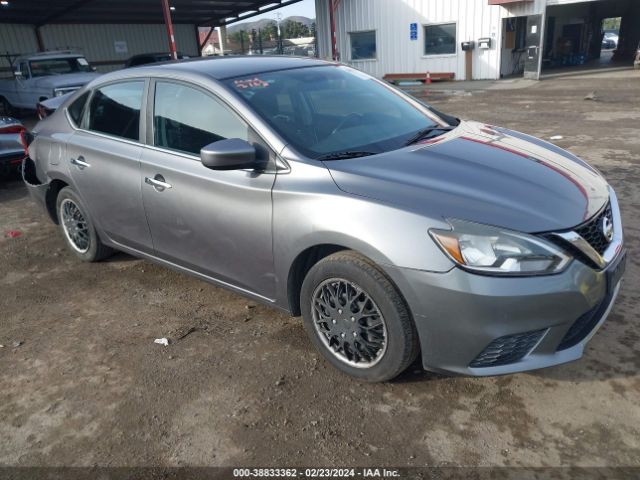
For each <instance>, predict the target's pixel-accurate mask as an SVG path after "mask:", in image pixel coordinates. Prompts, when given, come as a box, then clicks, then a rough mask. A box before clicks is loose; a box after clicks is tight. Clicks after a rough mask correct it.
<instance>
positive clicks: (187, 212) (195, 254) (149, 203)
mask: <svg viewBox="0 0 640 480" xmlns="http://www.w3.org/2000/svg"><path fill="white" fill-rule="evenodd" d="M154 92H155V93H150V96H149V98H150V100H149V101H150V102H151V101H152V98H155V105H154V107H153V109H154V110H153V114H152V116H151V118H152V120H151V122H150V123H151V124H152V125H150V126H152V128H153V135H152V137H153V145H151V146H149V147H148V148H145V150H144V152H143V154H142V178H141V180H142V190H143V199H144V205H145V210H146V213H147V218H148V220H149V226H150V228H151V235H152V238H153V243H154V247H155V251H156V255H157V256H158V257H160V258H162V259H165V260H167V261H169V262H172V263H175V264H177V265H180V266H182V267H185V268H188V269H190V270H192V271H195V272H198V273H200V274H203V275H206V276H208V277H211V278H214V279H216V280H218V281H221V282H223V283H226V284H230V285H232V286H235V287H238V288H240V289H243V290H246V291H248V292H251V293H256V294H258V295H261V296H263V297H266V298H268V299H272V298H273V297H274V292H275V279H274V275H273V254H272V234H271V216H272V204H271V189H272V187H273V183H274V181H275V175H274V174H273V173H259V172H255V171H249V170H232V171H215V170H210V169H208V168H206V167H205V166H204V165H202V163H201V162H200V158H199V153H200V149H201V148H202V147H204V146H206V145H208V144H209V143H212V142H215V141H217V140H222V139H224V138H241V139H243V140H248V141H250V142H251V143H254V144H256V143H257V144H259V143H260V140H259V139H258V138H257V137H256V136H255V134H254V133H253V130H252V129H251V128H250V127H249V126H248V125H247V124H246V123H245V122H244V121H243V120H242V119H240V118H239V117H238V116H237V115H236V114H235V113H234V112H233V111H232V110H231V109H230V108H229V107H228V106H226V105H225V104H224V103H223V102H221V101H220V100H218V99H217V98H215V97H214V96H213V95H212V94H210V93H209V92H206V91H204V90H201V89H200V88H198V87H195V86H192V85H189V84H184V83H179V82H171V81H160V80H158V81H157V82H156V83H155V89H154ZM261 151H263V153H264V154H265V155H269V154H268V153H267V150H266V149H264V150H261Z"/></svg>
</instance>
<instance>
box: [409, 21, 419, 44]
mask: <svg viewBox="0 0 640 480" xmlns="http://www.w3.org/2000/svg"><path fill="white" fill-rule="evenodd" d="M409 38H410V39H411V40H417V39H418V24H417V23H410V24H409Z"/></svg>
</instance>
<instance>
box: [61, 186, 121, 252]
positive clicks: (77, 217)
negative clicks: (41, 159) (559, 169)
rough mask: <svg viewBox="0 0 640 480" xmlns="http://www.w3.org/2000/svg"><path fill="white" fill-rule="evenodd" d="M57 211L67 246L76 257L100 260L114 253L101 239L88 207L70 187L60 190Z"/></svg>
mask: <svg viewBox="0 0 640 480" xmlns="http://www.w3.org/2000/svg"><path fill="white" fill-rule="evenodd" d="M56 211H57V212H58V220H59V223H60V228H61V229H62V233H63V235H64V239H65V240H66V242H67V246H68V247H69V249H70V250H71V251H72V252H73V253H74V254H75V256H76V257H78V258H79V259H80V260H82V261H85V262H98V261H100V260H104V259H105V258H107V257H109V256H110V255H112V254H113V250H112V249H111V248H109V247H107V246H106V245H104V244H103V243H102V241H101V240H100V237H99V236H98V232H96V229H95V227H94V226H93V222H92V221H91V218H90V217H89V214H88V212H87V209H86V208H85V206H84V205H83V203H82V201H81V200H80V198H79V197H78V195H76V193H75V192H74V191H73V190H72V189H71V188H70V187H65V188H63V189H62V190H60V193H59V194H58V199H57V201H56Z"/></svg>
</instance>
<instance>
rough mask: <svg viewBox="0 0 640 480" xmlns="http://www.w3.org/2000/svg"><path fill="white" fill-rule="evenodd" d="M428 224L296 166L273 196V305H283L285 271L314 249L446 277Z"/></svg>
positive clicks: (436, 223) (436, 222)
mask: <svg viewBox="0 0 640 480" xmlns="http://www.w3.org/2000/svg"><path fill="white" fill-rule="evenodd" d="M430 228H448V224H447V223H445V222H444V220H443V219H431V218H427V217H424V216H421V215H418V214H416V213H412V212H408V211H405V210H403V209H402V208H401V207H397V206H391V205H385V204H383V203H380V202H378V201H376V200H372V199H369V198H365V197H359V196H355V195H351V194H348V193H345V192H342V191H341V190H339V189H338V187H337V186H336V185H335V183H334V182H333V180H332V179H331V176H330V175H329V172H328V170H327V169H326V168H325V167H324V166H322V165H312V164H302V163H295V164H294V165H292V169H291V172H290V173H287V174H278V176H277V178H276V182H275V185H274V190H273V245H274V263H275V272H276V279H277V284H278V285H277V302H278V303H279V304H281V305H282V306H285V305H286V304H287V298H288V295H287V279H288V277H289V271H290V269H291V267H292V265H293V263H294V261H295V259H296V258H297V257H298V256H299V255H300V253H302V252H304V251H305V250H307V249H309V248H310V247H314V246H319V245H336V246H339V247H343V248H347V249H351V250H355V251H357V252H359V253H361V254H363V255H365V256H366V257H368V258H370V259H371V260H372V261H374V262H375V263H377V264H378V265H380V266H381V267H382V268H383V269H384V268H385V266H394V267H402V268H411V269H417V270H426V271H432V272H446V271H449V270H450V269H451V268H452V267H453V263H452V262H451V260H449V258H447V257H446V256H445V255H444V254H443V253H442V251H441V250H440V249H439V248H438V247H437V246H436V244H435V243H434V242H433V240H432V239H431V238H430V236H429V234H428V231H429V229H430Z"/></svg>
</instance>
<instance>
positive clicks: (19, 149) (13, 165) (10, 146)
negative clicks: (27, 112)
mask: <svg viewBox="0 0 640 480" xmlns="http://www.w3.org/2000/svg"><path fill="white" fill-rule="evenodd" d="M28 136H29V132H28V131H27V129H26V128H25V126H24V125H23V124H22V122H20V120H18V119H16V118H13V117H3V116H0V180H1V179H2V178H4V177H6V176H7V175H9V174H10V173H12V172H14V173H18V171H19V169H20V164H21V163H22V160H23V159H24V158H25V157H26V156H27V142H28V141H29V139H28Z"/></svg>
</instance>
